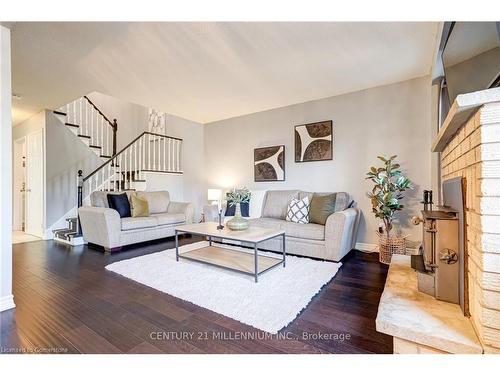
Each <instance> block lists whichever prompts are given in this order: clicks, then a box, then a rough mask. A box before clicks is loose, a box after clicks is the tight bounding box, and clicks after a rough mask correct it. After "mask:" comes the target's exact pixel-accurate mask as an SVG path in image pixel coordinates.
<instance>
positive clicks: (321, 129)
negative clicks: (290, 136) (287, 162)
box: [295, 120, 333, 163]
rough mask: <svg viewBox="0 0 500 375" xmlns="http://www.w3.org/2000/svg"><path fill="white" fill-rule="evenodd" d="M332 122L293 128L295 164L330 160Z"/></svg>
mask: <svg viewBox="0 0 500 375" xmlns="http://www.w3.org/2000/svg"><path fill="white" fill-rule="evenodd" d="M332 158H333V125H332V121H331V120H330V121H321V122H314V123H311V124H304V125H296V126H295V162H296V163H303V162H307V161H320V160H332Z"/></svg>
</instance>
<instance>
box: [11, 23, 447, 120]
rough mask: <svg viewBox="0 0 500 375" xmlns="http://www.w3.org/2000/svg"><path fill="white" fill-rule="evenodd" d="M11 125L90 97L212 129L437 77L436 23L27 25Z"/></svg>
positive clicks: (17, 61)
mask: <svg viewBox="0 0 500 375" xmlns="http://www.w3.org/2000/svg"><path fill="white" fill-rule="evenodd" d="M11 27H12V75H13V80H12V89H13V92H14V93H15V94H18V95H20V96H21V99H18V100H16V99H14V100H13V107H14V123H19V122H20V121H22V120H24V119H25V118H27V117H29V116H30V115H32V114H33V113H36V112H37V111H39V110H41V109H43V108H56V107H58V106H60V105H62V104H65V103H67V102H69V101H70V100H72V99H73V98H76V97H79V96H82V95H84V94H86V93H89V92H91V91H100V92H103V93H106V94H109V95H112V96H115V97H117V98H120V99H123V100H127V101H130V102H134V103H138V104H142V105H145V106H148V107H154V108H156V109H158V110H160V111H165V112H168V113H171V114H174V115H177V116H181V117H184V118H187V119H190V120H194V121H198V122H201V123H207V122H211V121H216V120H220V119H224V118H229V117H234V116H240V115H244V114H248V113H253V112H258V111H262V110H266V109H271V108H276V107H281V106H286V105H290V104H295V103H301V102H305V101H309V100H313V99H319V98H324V97H328V96H333V95H338V94H342V93H347V92H352V91H357V90H362V89H366V88H369V87H375V86H380V85H385V84H389V83H393V82H399V81H403V80H407V79H411V78H415V77H420V76H423V75H426V74H429V73H430V69H431V66H432V59H433V54H434V50H435V48H436V44H437V30H438V24H437V23H382V22H380V23H366V22H363V23H338V22H337V23H336V22H332V23H274V22H273V23H250V22H239V23H96V22H92V23H55V22H49V23H26V22H19V23H15V24H13V25H11Z"/></svg>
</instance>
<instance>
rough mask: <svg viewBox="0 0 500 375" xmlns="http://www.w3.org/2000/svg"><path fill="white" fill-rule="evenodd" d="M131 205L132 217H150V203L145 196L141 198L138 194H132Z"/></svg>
mask: <svg viewBox="0 0 500 375" xmlns="http://www.w3.org/2000/svg"><path fill="white" fill-rule="evenodd" d="M130 203H131V204H130V207H131V208H132V217H148V216H149V205H148V201H147V200H146V199H144V198H139V197H138V196H137V194H132V195H131V196H130Z"/></svg>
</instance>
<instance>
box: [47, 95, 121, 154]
mask: <svg viewBox="0 0 500 375" xmlns="http://www.w3.org/2000/svg"><path fill="white" fill-rule="evenodd" d="M53 113H54V114H55V115H57V116H60V117H61V118H62V120H63V122H64V124H65V126H66V127H67V128H68V129H69V130H71V131H72V132H73V134H75V135H76V136H77V137H78V138H79V139H80V140H81V141H82V142H83V143H84V144H85V145H87V146H88V147H89V148H90V149H91V150H92V151H93V152H94V153H95V154H96V155H97V156H99V157H101V158H102V159H103V160H106V159H110V158H111V157H112V156H114V155H115V154H116V132H117V131H118V124H117V122H116V119H114V120H113V121H111V120H109V119H108V118H107V117H106V116H105V115H104V114H103V113H102V112H101V110H100V109H99V108H97V106H96V105H95V104H94V103H93V102H92V101H91V100H90V99H89V98H88V97H87V96H83V97H81V98H78V99H76V100H74V101H72V102H71V103H68V104H66V105H64V106H62V107H61V108H58V109H57V110H55V111H53Z"/></svg>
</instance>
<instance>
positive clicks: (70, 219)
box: [66, 217, 77, 222]
mask: <svg viewBox="0 0 500 375" xmlns="http://www.w3.org/2000/svg"><path fill="white" fill-rule="evenodd" d="M76 220H77V218H76V217H68V218H66V221H74V222H76Z"/></svg>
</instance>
